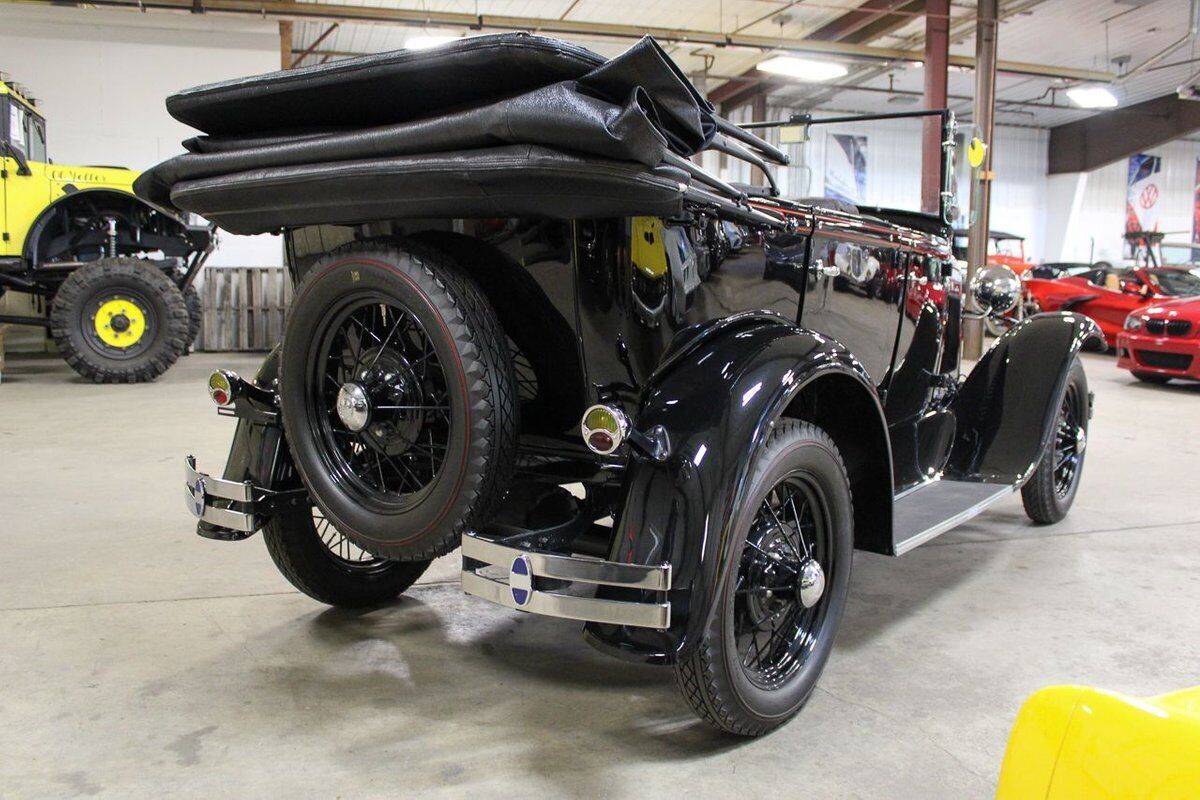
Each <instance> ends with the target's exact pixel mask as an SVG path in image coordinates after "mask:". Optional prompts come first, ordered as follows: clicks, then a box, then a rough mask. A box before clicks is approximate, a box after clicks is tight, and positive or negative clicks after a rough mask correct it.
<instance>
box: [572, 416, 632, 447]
mask: <svg viewBox="0 0 1200 800" xmlns="http://www.w3.org/2000/svg"><path fill="white" fill-rule="evenodd" d="M579 429H580V433H582V434H583V442H584V444H586V445H587V446H588V449H589V450H591V451H592V452H593V453H598V454H600V455H602V456H606V455H608V454H609V453H611V452H613V451H614V450H616V449H617V448H618V447H620V446H621V442H623V441H625V437H626V436H627V435H628V433H629V420H628V419H627V418H626V416H625V412H623V411H621V409H619V408H615V407H613V406H604V405H595V406H592V407H591V408H589V409H588V410H587V411H585V412H584V414H583V419H582V420H580V422H579Z"/></svg>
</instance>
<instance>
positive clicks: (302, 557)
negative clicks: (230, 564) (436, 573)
mask: <svg viewBox="0 0 1200 800" xmlns="http://www.w3.org/2000/svg"><path fill="white" fill-rule="evenodd" d="M262 535H263V541H264V542H265V543H266V545H267V552H268V553H270V554H271V560H272V561H274V562H275V566H276V567H278V568H279V571H280V572H281V573H282V574H283V577H285V578H287V580H288V583H290V584H292V586H295V587H296V588H297V589H299V590H300V591H301V592H303V593H304V594H306V595H308V596H309V597H311V598H312V599H314V600H316V601H317V602H320V603H325V604H326V605H331V606H337V607H338V608H369V607H372V606H378V605H382V604H383V603H387V602H390V601H392V600H395V599H396V598H397V597H399V596H400V595H401V594H403V593H404V592H405V590H407V589H408V588H409V587H410V586H412V585H413V583H415V582H416V580H417V579H418V578H420V577H421V575H423V574H424V573H425V570H426V569H428V568H429V563H430V562H429V561H393V560H390V559H379V558H370V557H369V556H366V555H365V554H364V553H363V552H362V551H361V550H359V549H358V548H357V547H356V546H354V545H353V544H351V543H349V542H347V541H346V540H345V538H344V537H343V536H342V535H341V533H340V532H339V531H338V530H337V529H336V528H333V527H332V524H331V523H330V522H329V521H328V520H326V519H324V517H323V516H322V515H321V513H320V510H319V509H315V508H311V507H309V506H304V507H297V508H289V509H287V510H286V511H282V512H280V513H277V514H275V515H274V516H272V517H271V519H270V520H269V521H268V522H267V524H266V525H265V526H264V527H263V532H262Z"/></svg>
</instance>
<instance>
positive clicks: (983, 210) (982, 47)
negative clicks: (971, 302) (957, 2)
mask: <svg viewBox="0 0 1200 800" xmlns="http://www.w3.org/2000/svg"><path fill="white" fill-rule="evenodd" d="M997 5H998V0H979V13H978V16H977V21H976V26H975V65H976V68H975V110H974V118H975V124H976V125H977V126H978V127H979V136H980V138H982V139H983V141H984V142H985V143H986V144H987V150H986V152H985V154H984V158H983V164H981V165H980V167H979V189H978V190H977V192H976V194H975V199H976V200H977V201H978V202H977V208H974V209H972V211H973V212H974V217H975V220H974V221H973V222H972V223H971V233H970V238H969V239H968V240H967V285H966V286H965V287H964V289H965V291H967V292H968V293H969V292H970V286H971V281H972V280H974V278H975V271H976V270H977V269H978V268H980V267H982V266H983V265H984V264H985V262H986V261H987V247H988V226H989V210H990V208H989V207H990V205H991V199H992V151H993V150H994V147H993V137H992V133H993V130H994V125H993V116H994V114H995V111H996V34H997V32H998V28H999V24H998V23H997V21H996V15H997V10H998V9H997ZM981 355H983V320H982V319H976V318H967V319H965V320H964V321H963V356H964V357H966V358H969V359H978V358H979V357H980V356H981Z"/></svg>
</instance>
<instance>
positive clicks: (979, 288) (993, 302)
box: [971, 264, 1021, 316]
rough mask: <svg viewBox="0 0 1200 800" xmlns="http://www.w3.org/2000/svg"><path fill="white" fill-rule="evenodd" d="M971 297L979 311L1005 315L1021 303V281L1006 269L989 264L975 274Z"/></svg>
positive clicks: (1015, 274)
mask: <svg viewBox="0 0 1200 800" xmlns="http://www.w3.org/2000/svg"><path fill="white" fill-rule="evenodd" d="M971 297H972V298H973V299H974V300H975V306H976V307H977V308H978V309H979V310H980V311H983V312H985V313H987V314H991V315H993V316H1000V315H1002V314H1007V313H1008V312H1009V311H1012V310H1013V309H1014V308H1016V307H1017V303H1019V302H1020V301H1021V279H1020V278H1018V277H1017V273H1015V272H1013V271H1012V270H1011V269H1009V268H1008V267H1004V266H1001V265H999V264H991V265H989V266H986V267H984V268H983V269H981V270H979V272H977V273H975V280H973V281H971Z"/></svg>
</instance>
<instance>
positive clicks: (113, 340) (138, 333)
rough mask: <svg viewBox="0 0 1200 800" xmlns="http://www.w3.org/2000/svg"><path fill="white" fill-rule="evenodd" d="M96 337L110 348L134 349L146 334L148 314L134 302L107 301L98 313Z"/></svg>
mask: <svg viewBox="0 0 1200 800" xmlns="http://www.w3.org/2000/svg"><path fill="white" fill-rule="evenodd" d="M94 323H95V326H96V335H97V336H99V337H100V341H102V342H104V343H105V344H106V345H109V346H110V347H119V348H124V347H132V346H134V345H135V344H137V343H138V342H140V341H141V340H142V335H143V334H144V333H145V332H146V314H145V312H143V311H142V309H141V307H139V306H138V304H137V303H134V302H133V301H132V300H125V299H124V298H121V297H116V298H113V299H112V300H107V301H105V302H104V303H103V304H101V306H100V310H99V311H97V312H96V317H95V320H94Z"/></svg>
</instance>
